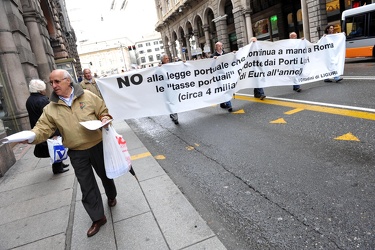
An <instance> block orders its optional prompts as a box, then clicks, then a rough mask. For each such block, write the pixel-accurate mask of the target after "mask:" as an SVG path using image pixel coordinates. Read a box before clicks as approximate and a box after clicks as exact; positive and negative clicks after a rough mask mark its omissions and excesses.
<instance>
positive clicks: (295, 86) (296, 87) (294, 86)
mask: <svg viewBox="0 0 375 250" xmlns="http://www.w3.org/2000/svg"><path fill="white" fill-rule="evenodd" d="M299 88H301V86H299V85H293V90H296V89H299Z"/></svg>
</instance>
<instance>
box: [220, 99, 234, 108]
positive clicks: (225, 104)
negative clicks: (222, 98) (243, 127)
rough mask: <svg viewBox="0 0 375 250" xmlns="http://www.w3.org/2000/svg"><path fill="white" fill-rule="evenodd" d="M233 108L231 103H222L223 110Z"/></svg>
mask: <svg viewBox="0 0 375 250" xmlns="http://www.w3.org/2000/svg"><path fill="white" fill-rule="evenodd" d="M231 107H232V103H231V101H227V102H223V103H220V108H223V109H229V108H231Z"/></svg>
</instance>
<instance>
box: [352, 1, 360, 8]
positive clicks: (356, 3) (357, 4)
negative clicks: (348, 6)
mask: <svg viewBox="0 0 375 250" xmlns="http://www.w3.org/2000/svg"><path fill="white" fill-rule="evenodd" d="M360 6H361V1H353V2H352V8H357V7H360Z"/></svg>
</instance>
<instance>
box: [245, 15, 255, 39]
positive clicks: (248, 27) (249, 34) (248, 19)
mask: <svg viewBox="0 0 375 250" xmlns="http://www.w3.org/2000/svg"><path fill="white" fill-rule="evenodd" d="M245 22H246V36H247V43H248V44H249V43H250V39H251V38H252V37H253V36H254V34H253V25H252V23H251V17H250V11H245Z"/></svg>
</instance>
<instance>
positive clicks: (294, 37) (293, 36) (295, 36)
mask: <svg viewBox="0 0 375 250" xmlns="http://www.w3.org/2000/svg"><path fill="white" fill-rule="evenodd" d="M289 38H290V39H297V33H296V32H292V33H290V34H289Z"/></svg>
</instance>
